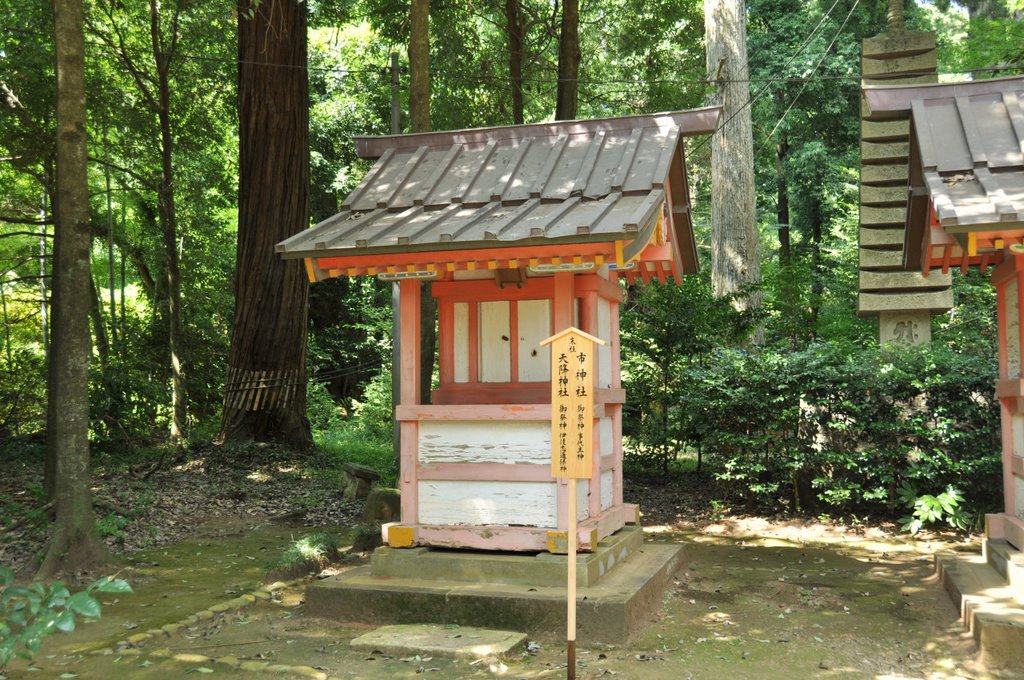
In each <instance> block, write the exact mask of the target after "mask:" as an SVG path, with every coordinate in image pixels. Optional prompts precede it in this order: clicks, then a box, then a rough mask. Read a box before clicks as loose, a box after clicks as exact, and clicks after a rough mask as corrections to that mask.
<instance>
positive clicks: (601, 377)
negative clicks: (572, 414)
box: [597, 297, 618, 387]
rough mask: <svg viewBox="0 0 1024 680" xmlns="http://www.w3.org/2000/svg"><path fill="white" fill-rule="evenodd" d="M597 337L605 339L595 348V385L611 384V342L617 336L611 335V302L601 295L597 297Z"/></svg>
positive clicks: (615, 340) (608, 385) (615, 339)
mask: <svg viewBox="0 0 1024 680" xmlns="http://www.w3.org/2000/svg"><path fill="white" fill-rule="evenodd" d="M597 337H599V338H601V339H602V340H604V341H605V343H607V344H605V345H602V346H601V347H598V348H597V386H598V387H611V386H612V343H613V342H618V338H613V337H612V323H611V303H610V302H609V301H608V300H605V299H604V298H602V297H599V298H597Z"/></svg>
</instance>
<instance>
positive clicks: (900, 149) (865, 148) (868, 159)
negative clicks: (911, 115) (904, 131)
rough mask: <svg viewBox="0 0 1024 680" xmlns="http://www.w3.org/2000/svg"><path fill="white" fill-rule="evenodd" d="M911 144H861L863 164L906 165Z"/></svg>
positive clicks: (864, 142) (865, 142) (863, 142)
mask: <svg viewBox="0 0 1024 680" xmlns="http://www.w3.org/2000/svg"><path fill="white" fill-rule="evenodd" d="M909 144H910V143H909V142H867V141H862V142H861V143H860V159H861V163H865V164H867V163H876V164H877V163H906V162H907V156H908V155H909V153H910V152H909V150H908V149H909Z"/></svg>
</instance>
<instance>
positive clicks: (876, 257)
mask: <svg viewBox="0 0 1024 680" xmlns="http://www.w3.org/2000/svg"><path fill="white" fill-rule="evenodd" d="M860 268H861V269H887V270H901V269H902V268H903V250H902V249H900V250H875V249H873V248H861V249H860Z"/></svg>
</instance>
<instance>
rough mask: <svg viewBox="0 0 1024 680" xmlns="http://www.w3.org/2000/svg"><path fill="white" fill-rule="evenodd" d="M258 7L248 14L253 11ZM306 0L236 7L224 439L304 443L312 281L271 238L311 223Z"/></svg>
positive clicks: (307, 441)
mask: <svg viewBox="0 0 1024 680" xmlns="http://www.w3.org/2000/svg"><path fill="white" fill-rule="evenodd" d="M250 9H251V10H252V11H253V16H252V17H251V18H250V17H249V10H250ZM306 63H307V53H306V4H305V3H299V2H294V0H262V2H260V3H258V4H255V3H254V4H253V5H250V6H249V7H243V11H239V13H238V122H239V159H238V160H239V163H238V168H239V184H238V251H237V256H236V259H235V280H236V284H235V316H234V323H233V325H232V330H231V352H230V356H229V360H228V363H229V369H228V380H227V384H226V385H225V388H224V410H223V415H222V418H221V427H220V434H218V435H217V442H218V443H225V442H248V441H274V442H277V443H280V444H284V445H287V446H291V447H294V448H300V449H304V448H308V447H310V446H312V443H313V439H312V435H311V433H310V428H309V421H308V420H307V419H306V333H307V325H308V324H307V315H308V304H307V298H308V292H309V282H308V280H307V279H306V275H305V271H304V270H303V267H302V265H301V263H298V262H291V261H284V260H282V259H281V258H279V257H278V256H277V255H276V253H275V252H274V244H276V243H278V242H279V241H281V240H283V239H285V238H287V237H288V236H291V235H292V234H295V233H297V232H299V231H302V230H303V229H305V228H307V227H308V226H309V106H308V101H307V98H308V90H309V87H308V79H307V77H306Z"/></svg>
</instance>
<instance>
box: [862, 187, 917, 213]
mask: <svg viewBox="0 0 1024 680" xmlns="http://www.w3.org/2000/svg"><path fill="white" fill-rule="evenodd" d="M860 202H861V205H869V206H876V207H890V208H897V207H902V208H903V209H904V210H906V205H907V188H906V187H903V186H888V187H877V186H872V185H870V184H861V185H860Z"/></svg>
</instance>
